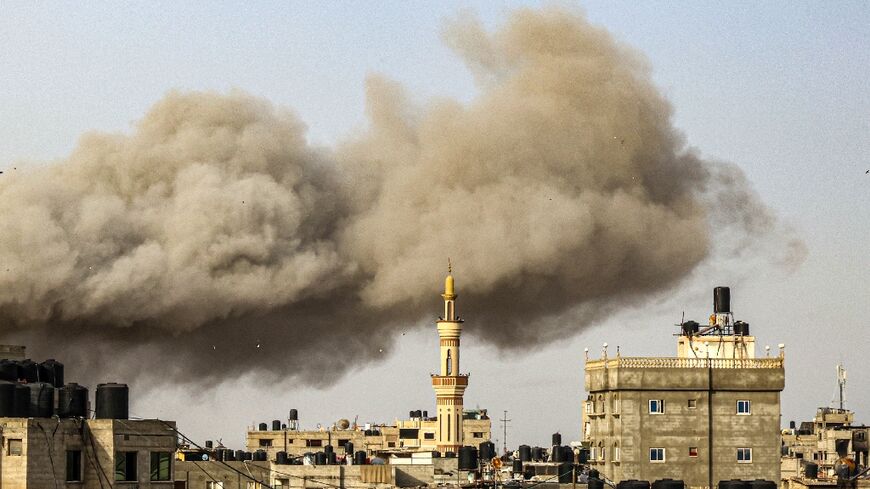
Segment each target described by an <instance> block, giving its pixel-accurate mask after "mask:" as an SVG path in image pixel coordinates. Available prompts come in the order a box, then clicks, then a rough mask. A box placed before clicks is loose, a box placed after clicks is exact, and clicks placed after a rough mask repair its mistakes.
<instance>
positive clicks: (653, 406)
mask: <svg viewBox="0 0 870 489" xmlns="http://www.w3.org/2000/svg"><path fill="white" fill-rule="evenodd" d="M664 412H665V401H664V399H650V400H649V413H650V414H664Z"/></svg>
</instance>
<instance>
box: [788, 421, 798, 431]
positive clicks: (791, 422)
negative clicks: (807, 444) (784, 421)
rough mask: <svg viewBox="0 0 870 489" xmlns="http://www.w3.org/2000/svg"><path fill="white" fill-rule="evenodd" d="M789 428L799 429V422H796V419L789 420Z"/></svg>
mask: <svg viewBox="0 0 870 489" xmlns="http://www.w3.org/2000/svg"><path fill="white" fill-rule="evenodd" d="M788 429H790V430H794V429H797V423H795V422H794V421H789V422H788Z"/></svg>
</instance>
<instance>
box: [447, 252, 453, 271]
mask: <svg viewBox="0 0 870 489" xmlns="http://www.w3.org/2000/svg"><path fill="white" fill-rule="evenodd" d="M447 273H453V264H451V263H450V257H449V256H448V257H447Z"/></svg>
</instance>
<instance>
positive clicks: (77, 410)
mask: <svg viewBox="0 0 870 489" xmlns="http://www.w3.org/2000/svg"><path fill="white" fill-rule="evenodd" d="M56 413H57V415H58V416H59V417H61V418H87V417H88V389H87V387H85V386H83V385H78V384H76V383H69V384H67V385H65V386H63V387H61V388H60V389H58V390H57V411H56Z"/></svg>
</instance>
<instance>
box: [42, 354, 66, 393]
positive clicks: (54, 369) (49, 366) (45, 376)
mask: <svg viewBox="0 0 870 489" xmlns="http://www.w3.org/2000/svg"><path fill="white" fill-rule="evenodd" d="M37 371H38V373H39V381H40V382H47V383H49V384H51V385H53V386H55V387H63V364H62V363H60V362H58V361H57V360H55V359H53V358H50V359H48V360H46V361H44V362H42V363H40V364H39V365H38V366H37Z"/></svg>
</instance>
